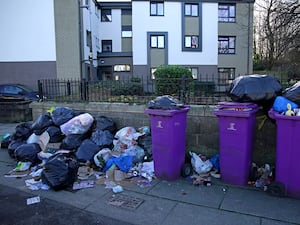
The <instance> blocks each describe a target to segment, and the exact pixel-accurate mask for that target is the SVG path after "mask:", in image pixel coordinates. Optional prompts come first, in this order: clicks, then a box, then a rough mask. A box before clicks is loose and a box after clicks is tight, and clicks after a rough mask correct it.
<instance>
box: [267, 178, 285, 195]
mask: <svg viewBox="0 0 300 225" xmlns="http://www.w3.org/2000/svg"><path fill="white" fill-rule="evenodd" d="M267 192H268V193H269V194H271V195H273V196H277V197H284V196H286V191H285V187H284V185H283V184H282V183H281V182H276V181H274V182H272V183H270V184H269V185H268V189H267Z"/></svg>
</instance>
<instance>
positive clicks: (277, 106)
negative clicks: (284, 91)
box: [273, 96, 298, 113]
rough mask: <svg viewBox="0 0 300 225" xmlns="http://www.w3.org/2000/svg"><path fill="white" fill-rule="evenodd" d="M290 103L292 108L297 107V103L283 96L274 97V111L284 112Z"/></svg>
mask: <svg viewBox="0 0 300 225" xmlns="http://www.w3.org/2000/svg"><path fill="white" fill-rule="evenodd" d="M288 104H290V105H291V107H292V109H296V108H298V105H297V104H296V103H294V102H292V101H290V100H288V99H287V98H285V97H283V96H278V97H276V99H275V101H274V103H273V109H274V111H276V112H278V113H282V112H286V111H287V110H288V108H287V105H288Z"/></svg>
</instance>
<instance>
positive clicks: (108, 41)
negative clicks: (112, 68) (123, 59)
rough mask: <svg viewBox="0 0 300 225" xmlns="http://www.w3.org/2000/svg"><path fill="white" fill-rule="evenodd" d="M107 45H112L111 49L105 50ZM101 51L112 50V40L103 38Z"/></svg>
mask: <svg viewBox="0 0 300 225" xmlns="http://www.w3.org/2000/svg"><path fill="white" fill-rule="evenodd" d="M105 42H106V43H105ZM105 46H110V49H109V50H104V49H105ZM101 51H102V52H112V40H101Z"/></svg>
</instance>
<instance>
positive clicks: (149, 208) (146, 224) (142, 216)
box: [86, 191, 176, 225]
mask: <svg viewBox="0 0 300 225" xmlns="http://www.w3.org/2000/svg"><path fill="white" fill-rule="evenodd" d="M122 194H123V195H127V196H131V197H133V198H138V199H141V200H143V203H142V204H140V205H139V207H138V208H136V209H132V210H129V209H124V208H121V207H118V206H114V205H110V204H109V201H110V199H111V198H112V197H113V196H116V195H118V194H114V193H112V192H110V193H107V194H106V195H105V196H104V197H102V198H101V199H99V200H98V201H95V202H94V203H93V204H91V205H90V206H89V207H87V208H86V210H87V211H90V212H93V213H99V214H102V215H106V216H108V217H113V218H115V219H119V220H122V221H125V222H127V223H132V224H137V225H141V224H143V225H158V224H162V222H163V221H164V220H165V219H166V217H167V216H168V215H169V213H170V211H171V210H172V209H173V208H174V207H175V205H176V202H174V201H171V200H167V199H162V198H158V197H151V196H148V195H143V194H140V193H136V192H130V191H124V192H122Z"/></svg>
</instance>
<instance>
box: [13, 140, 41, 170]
mask: <svg viewBox="0 0 300 225" xmlns="http://www.w3.org/2000/svg"><path fill="white" fill-rule="evenodd" d="M40 151H41V148H40V146H39V144H37V143H32V144H23V145H20V146H19V147H17V148H16V150H15V156H16V160H17V161H21V162H31V163H32V164H33V165H35V164H37V163H38V162H39V159H38V157H37V154H38V153H39V152H40Z"/></svg>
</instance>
